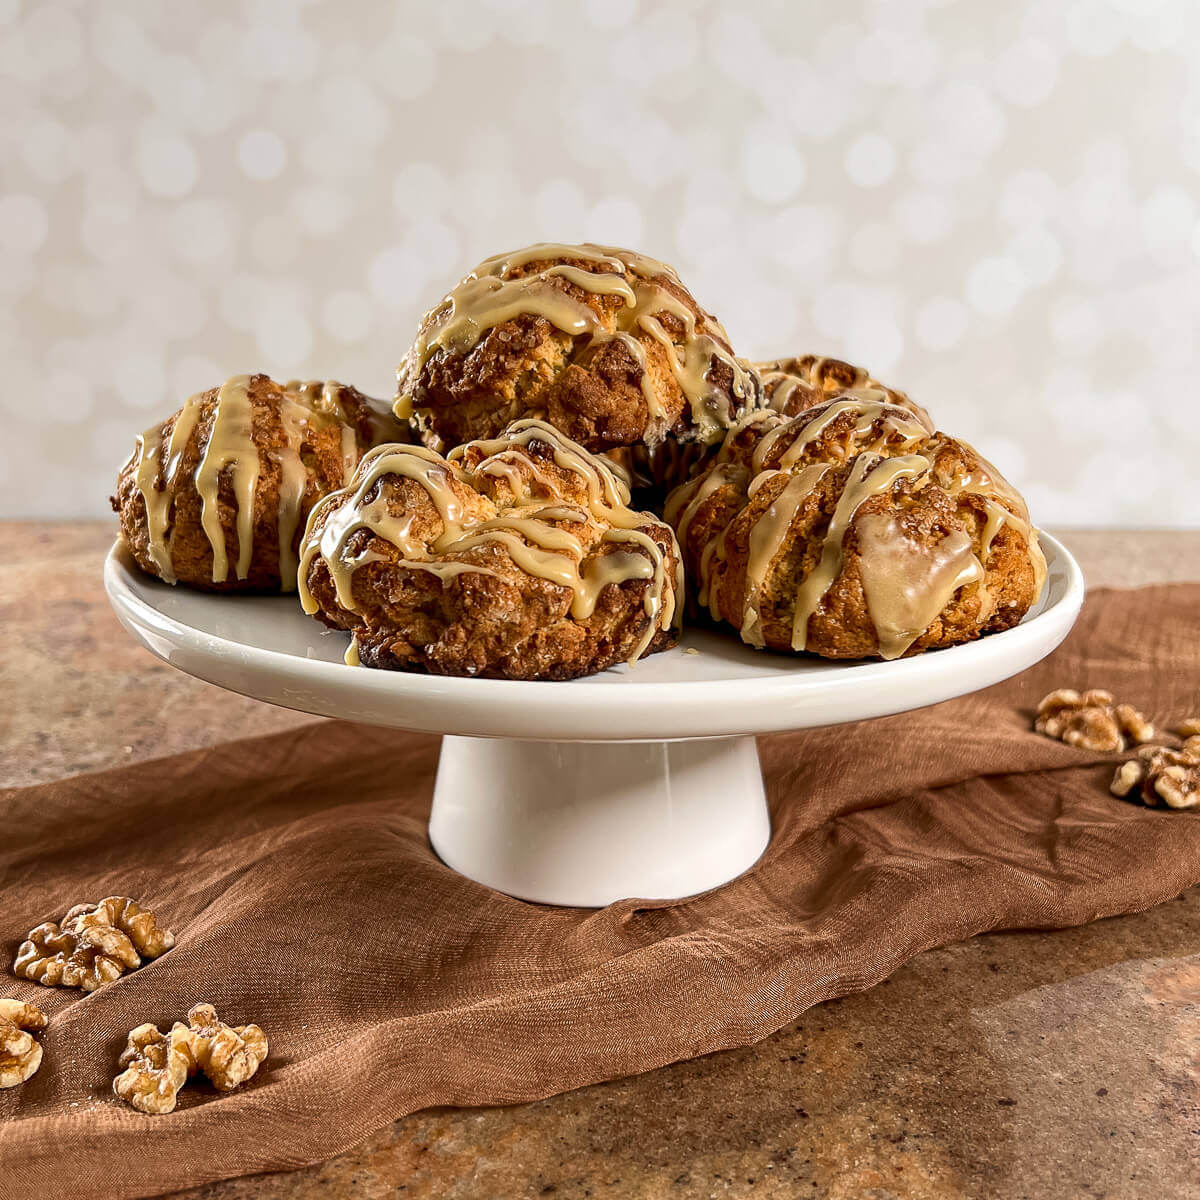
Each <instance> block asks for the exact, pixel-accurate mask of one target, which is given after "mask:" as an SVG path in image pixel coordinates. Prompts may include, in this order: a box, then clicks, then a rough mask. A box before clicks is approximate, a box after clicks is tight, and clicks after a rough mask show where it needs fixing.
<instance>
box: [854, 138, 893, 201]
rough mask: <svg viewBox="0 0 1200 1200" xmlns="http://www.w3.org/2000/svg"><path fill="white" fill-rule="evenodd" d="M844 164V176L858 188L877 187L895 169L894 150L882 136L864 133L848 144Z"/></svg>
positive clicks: (885, 180) (884, 181)
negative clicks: (847, 176) (848, 177)
mask: <svg viewBox="0 0 1200 1200" xmlns="http://www.w3.org/2000/svg"><path fill="white" fill-rule="evenodd" d="M845 164H846V174H847V175H849V176H850V178H851V179H852V180H853V181H854V182H855V183H857V184H858V186H859V187H869V188H873V187H879V186H880V184H883V183H886V182H887V181H888V180H889V179H890V178H891V177H892V173H893V172H894V171H895V169H896V149H895V147H894V146H893V145H892V143H891V142H889V141H888V139H887V138H885V137H884V136H883V135H882V134H878V133H864V134H862V135H861V136H860V137H857V138H855V139H854V141H853V142H851V143H850V146H849V148H848V149H847V151H846V157H845Z"/></svg>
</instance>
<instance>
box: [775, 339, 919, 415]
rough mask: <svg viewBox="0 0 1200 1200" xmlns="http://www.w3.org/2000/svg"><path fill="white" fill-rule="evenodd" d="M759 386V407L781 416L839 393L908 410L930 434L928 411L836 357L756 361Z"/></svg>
mask: <svg viewBox="0 0 1200 1200" xmlns="http://www.w3.org/2000/svg"><path fill="white" fill-rule="evenodd" d="M754 369H755V370H756V371H757V372H758V375H759V378H760V379H761V380H762V385H763V406H764V407H765V408H771V409H774V410H775V411H776V412H778V413H783V414H784V416H788V417H794V416H796V415H797V414H798V413H801V412H803V411H804V410H805V409H806V408H813V407H815V406H816V405H818V404H823V403H824V402H825V401H826V400H833V399H836V398H837V397H838V396H841V395H853V396H857V397H858V398H859V399H862V400H882V401H884V402H886V403H887V404H894V405H895V406H896V407H897V408H903V409H905V410H907V411H908V412H910V413H912V414H913V416H915V417H916V418H917V419H918V420H919V421H920V422H921V423H922V424H923V425H924V426H925V427H926V428H927V429H928V431H929V432H930V433H932V432H933V421H932V420H931V419H930V416H929V414H928V413H927V412H926V411H925V409H923V408H922V407H921V406H920V405H919V404H917V403H916V402H915V401H913V400H911V399H909V397H908V396H907V395H906V394H905V393H904V392H900V391H897V390H896V389H895V388H890V387H888V386H887V385H886V384H883V383H880V382H879V380H878V379H875V378H874V377H873V376H872V375H871V373H870V372H869V371H868V370H867V369H866V368H865V367H856V366H854V365H853V364H852V363H848V362H843V361H842V360H841V359H840V358H825V357H823V356H821V355H817V354H803V355H800V356H799V357H796V358H776V359H772V360H771V361H770V362H756V363H755V364H754Z"/></svg>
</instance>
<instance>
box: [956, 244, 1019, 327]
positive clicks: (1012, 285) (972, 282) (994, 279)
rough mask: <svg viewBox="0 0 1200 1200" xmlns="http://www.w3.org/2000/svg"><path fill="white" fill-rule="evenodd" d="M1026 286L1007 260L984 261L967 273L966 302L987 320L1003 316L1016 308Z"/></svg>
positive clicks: (986, 259)
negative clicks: (987, 317)
mask: <svg viewBox="0 0 1200 1200" xmlns="http://www.w3.org/2000/svg"><path fill="white" fill-rule="evenodd" d="M1023 286H1024V285H1023V280H1022V279H1021V275H1020V273H1019V272H1018V270H1017V268H1016V266H1015V265H1014V264H1013V263H1011V262H1009V261H1008V259H1005V258H985V259H981V260H980V261H979V262H977V263H976V264H975V265H974V266H973V267H972V268H971V270H970V271H969V272H968V273H967V302H968V303H969V304H970V305H971V307H972V308H973V309H975V310H976V311H977V312H981V313H984V314H985V315H986V316H989V317H999V316H1003V315H1004V314H1005V313H1009V312H1011V311H1012V310H1013V309H1014V308H1016V306H1017V303H1018V302H1019V301H1020V299H1021V293H1022V291H1023Z"/></svg>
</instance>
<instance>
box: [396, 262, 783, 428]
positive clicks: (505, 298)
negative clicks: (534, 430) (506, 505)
mask: <svg viewBox="0 0 1200 1200" xmlns="http://www.w3.org/2000/svg"><path fill="white" fill-rule="evenodd" d="M397 376H398V388H399V391H398V398H397V401H396V412H397V415H399V416H401V417H407V416H409V415H410V414H411V415H412V416H413V417H414V418H415V420H416V422H417V424H418V427H419V428H421V430H422V431H423V433H424V434H425V436H426V439H427V441H428V442H429V443H430V444H431V445H434V446H435V447H437V448H439V449H441V448H445V447H447V446H453V445H457V444H461V443H463V442H466V441H469V440H471V439H472V438H477V437H493V436H495V435H496V434H498V433H499V432H500V430H501V429H503V428H504V427H505V426H506V425H507V424H508V423H509V422H510V421H511V420H513V419H516V418H520V417H527V416H528V417H539V418H540V417H545V418H548V419H549V420H550V422H551V423H552V424H554V425H555V426H556V427H558V428H560V429H562V430H563V431H564V432H565V433H567V434H568V436H571V437H572V438H574V439H575V440H578V441H580V442H581V443H583V444H585V445H587V446H588V447H589V448H591V449H607V448H610V447H612V446H619V445H632V444H634V443H636V442H640V441H645V442H647V443H649V444H651V445H654V444H657V443H658V442H660V441H662V439H663V438H664V437H665V436H666V435H667V434H668V433H674V434H677V435H678V436H680V437H683V438H685V439H689V438H690V439H696V440H700V441H705V442H715V441H719V440H720V437H721V435H722V434H723V432H724V431H725V430H726V429H727V428H729V426H730V425H731V424H732V422H733V421H734V419H735V418H736V417H737V415H738V414H739V412H740V411H741V410H742V409H744V408H745V407H753V406H755V405H757V403H758V402H759V398H760V388H759V383H758V379H757V376H756V375H755V373H754V371H753V369H752V368H751V367H750V365H749V364H748V363H747V362H745V361H744V360H743V359H739V358H736V357H735V356H734V354H733V353H732V351H731V349H730V346H729V340H728V337H727V335H726V333H725V330H724V329H723V328H722V326H721V324H720V322H719V321H717V319H716V318H715V317H713V316H712V315H710V314H709V313H707V312H705V311H704V309H702V308H701V307H700V306H699V305H698V304H697V303H696V301H695V300H694V299H693V298H692V296H691V294H690V293H689V292H688V291H687V289H686V288H685V287H684V285H683V284H682V282H681V281H680V279H679V276H678V275H677V274H676V273H675V271H674V269H673V268H672V267H670V266H668V265H667V264H665V263H662V262H659V261H657V260H656V259H652V258H649V257H647V256H646V255H642V254H637V253H634V252H633V251H629V250H622V249H619V248H615V247H608V246H594V245H579V246H569V245H562V244H558V243H540V244H538V245H535V246H530V247H527V248H526V249H524V250H520V251H516V252H513V253H510V254H502V255H496V256H495V257H493V258H489V259H487V260H485V261H484V262H483V263H481V264H480V265H479V266H478V267H476V268H475V270H474V271H472V272H471V273H470V274H469V275H467V276H466V277H465V278H464V279H463V280H462V281H461V282H460V283H459V284H458V285H457V286H456V287H455V288H454V289H453V290H452V291H451V292H450V293H449V294H448V295H447V296H446V297H445V298H444V299H443V300H442V301H441V303H440V304H438V305H437V306H436V307H435V308H433V309H432V310H431V311H430V312H429V313H427V314H426V316H425V318H424V320H423V321H422V323H421V327H420V330H419V332H418V335H417V338H416V341H415V342H414V344H413V346H412V349H411V350H410V351H409V354H408V356H407V357H406V359H405V361H404V362H403V363H402V364H401V366H400V368H399V371H398V372H397Z"/></svg>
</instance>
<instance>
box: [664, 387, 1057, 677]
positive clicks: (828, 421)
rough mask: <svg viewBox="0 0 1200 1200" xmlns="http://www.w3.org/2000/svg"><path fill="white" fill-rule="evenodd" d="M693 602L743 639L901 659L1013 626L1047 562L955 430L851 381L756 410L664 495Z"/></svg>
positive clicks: (1013, 496) (991, 471)
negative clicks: (850, 390) (936, 427)
mask: <svg viewBox="0 0 1200 1200" xmlns="http://www.w3.org/2000/svg"><path fill="white" fill-rule="evenodd" d="M666 517H667V520H668V521H669V522H670V523H671V525H672V526H673V527H674V529H675V531H676V534H677V536H678V539H679V543H680V546H681V548H682V550H683V555H684V563H685V565H686V568H687V573H688V580H689V589H690V592H691V595H692V596H693V598H694V600H695V602H696V603H697V604H698V605H699V606H700V607H701V608H704V609H707V610H708V612H709V614H710V615H711V616H712V618H713V619H714V620H716V621H724V622H727V623H728V624H730V625H732V626H733V627H734V628H735V629H736V630H738V632H739V633H740V635H741V637H742V639H743V640H744V641H746V642H748V643H749V644H750V645H753V646H758V647H769V648H771V649H774V650H790V651H809V652H811V653H813V654H818V655H823V656H826V657H829V658H876V657H877V658H884V659H892V658H898V657H900V656H901V655H905V654H916V653H919V652H920V651H922V650H929V649H932V648H933V647H937V646H949V645H953V644H955V643H958V642H964V641H969V640H971V639H973V638H977V637H979V636H980V635H981V634H986V633H991V632H994V631H996V630H1001V629H1007V628H1009V627H1010V626H1012V625H1015V624H1016V623H1017V622H1018V621H1019V620H1020V619H1021V617H1022V616H1023V615H1024V614H1025V613H1026V611H1028V609H1029V608H1030V606H1031V605H1032V604H1033V603H1034V602H1035V601H1036V599H1037V598H1038V596H1039V595H1040V593H1041V590H1042V586H1043V584H1044V582H1045V574H1046V566H1045V559H1044V557H1043V555H1042V552H1041V549H1040V547H1039V545H1038V540H1037V531H1036V530H1035V529H1034V528H1033V526H1032V525H1031V524H1030V520H1029V513H1028V510H1027V508H1026V506H1025V503H1024V501H1023V500H1022V499H1021V497H1020V496H1019V495H1018V494H1017V492H1016V491H1014V490H1013V488H1012V487H1011V486H1010V485H1009V484H1008V483H1007V482H1006V481H1005V480H1004V478H1003V477H1002V476H1001V475H1000V474H999V472H998V471H996V469H995V468H994V467H993V466H991V465H990V464H989V463H988V462H986V460H984V459H983V458H982V457H981V456H980V455H979V454H978V453H976V452H975V451H974V450H973V449H972V448H971V447H970V446H968V445H967V444H966V443H965V442H960V441H957V440H956V439H954V438H952V437H949V436H948V435H946V434H943V433H933V432H931V431H930V430H929V429H928V428H926V426H925V424H924V423H923V422H922V421H920V420H919V419H918V418H917V417H916V416H914V415H913V414H912V413H910V412H907V411H906V410H904V409H902V408H898V407H896V406H894V405H890V404H886V403H884V402H883V401H880V400H870V399H863V398H861V397H860V396H857V395H854V394H850V395H843V396H841V397H840V398H839V399H837V400H834V401H830V402H828V403H826V404H823V405H819V406H817V407H815V408H809V409H806V410H804V411H802V412H801V413H800V415H798V416H795V417H786V416H784V415H782V414H781V413H777V412H774V411H762V412H758V413H752V414H749V415H747V416H746V417H744V418H743V419H742V421H741V423H740V424H739V425H738V427H737V428H735V429H733V430H731V431H730V433H729V434H728V435H727V436H726V438H725V441H724V444H723V445H722V447H721V450H720V452H719V453H718V454H717V455H716V457H715V459H714V461H713V462H712V463H711V464H710V465H709V466H708V467H707V468H706V469H705V470H704V471H703V472H702V473H701V474H700V475H698V476H697V477H696V478H695V479H693V480H692V481H690V482H689V483H686V484H684V485H683V486H682V487H680V488H678V489H676V490H675V491H674V492H673V493H672V494H671V496H670V497H669V499H668V503H667V508H666Z"/></svg>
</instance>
